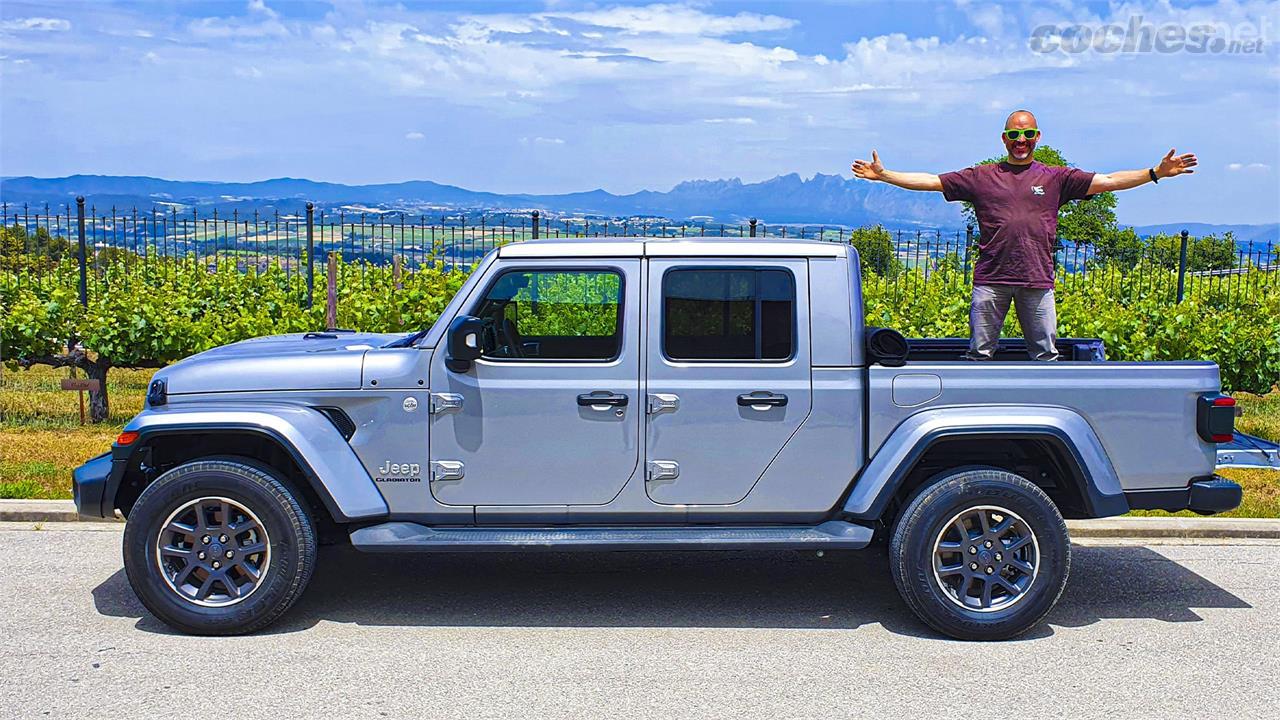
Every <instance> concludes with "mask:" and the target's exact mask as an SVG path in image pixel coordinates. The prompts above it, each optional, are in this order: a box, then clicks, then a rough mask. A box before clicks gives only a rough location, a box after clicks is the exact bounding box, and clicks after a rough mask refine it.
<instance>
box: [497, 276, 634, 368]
mask: <svg viewBox="0 0 1280 720" xmlns="http://www.w3.org/2000/svg"><path fill="white" fill-rule="evenodd" d="M476 315H477V316H478V317H479V318H480V319H481V320H483V321H484V324H485V329H484V332H485V337H484V338H483V343H482V346H483V347H484V352H483V356H484V357H486V358H493V359H499V360H612V359H614V358H616V357H617V356H618V354H619V353H620V352H621V351H622V276H621V275H620V274H619V273H617V272H616V271H612V270H533V269H530V270H512V271H509V272H505V273H503V274H502V275H500V276H498V279H497V280H496V281H494V283H493V286H492V287H490V288H489V292H488V293H487V294H486V295H485V298H484V301H483V302H481V303H480V307H479V309H478V310H477V311H476Z"/></svg>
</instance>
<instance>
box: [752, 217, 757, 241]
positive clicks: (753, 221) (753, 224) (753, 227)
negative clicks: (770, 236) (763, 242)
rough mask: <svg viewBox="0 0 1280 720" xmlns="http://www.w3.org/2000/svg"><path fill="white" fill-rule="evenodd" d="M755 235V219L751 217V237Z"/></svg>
mask: <svg viewBox="0 0 1280 720" xmlns="http://www.w3.org/2000/svg"><path fill="white" fill-rule="evenodd" d="M755 236H756V219H755V218H751V237H755Z"/></svg>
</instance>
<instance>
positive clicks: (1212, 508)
mask: <svg viewBox="0 0 1280 720" xmlns="http://www.w3.org/2000/svg"><path fill="white" fill-rule="evenodd" d="M1243 495H1244V491H1243V490H1241V488H1240V486H1239V485H1237V484H1236V483H1234V482H1232V481H1230V480H1228V479H1226V478H1224V477H1221V476H1219V475H1212V476H1208V477H1202V478H1194V479H1193V480H1192V481H1191V483H1190V484H1188V485H1187V487H1185V488H1178V489H1177V490H1148V491H1145V492H1127V493H1125V494H1124V497H1125V500H1128V501H1129V507H1130V508H1131V509H1133V510H1168V511H1169V512H1177V511H1179V510H1192V511H1194V512H1198V513H1200V514H1202V515H1212V514H1213V513H1220V512H1226V511H1228V510H1235V509H1236V508H1237V507H1239V506H1240V500H1241V499H1242V497H1243Z"/></svg>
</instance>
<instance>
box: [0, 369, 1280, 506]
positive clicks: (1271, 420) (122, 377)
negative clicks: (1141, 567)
mask: <svg viewBox="0 0 1280 720" xmlns="http://www.w3.org/2000/svg"><path fill="white" fill-rule="evenodd" d="M154 372H155V371H154V370H122V369H113V370H112V371H111V372H110V373H109V374H108V376H107V391H108V394H109V395H110V397H111V419H110V421H109V422H106V423H102V424H100V425H85V426H83V427H81V426H80V411H79V401H78V398H77V393H74V392H66V391H63V390H60V389H59V388H58V383H59V381H60V380H61V379H62V378H64V377H67V371H66V370H65V369H63V370H54V369H52V368H46V367H36V368H32V369H30V370H17V371H11V370H0V448H2V449H0V498H69V497H71V471H72V470H73V469H75V468H76V466H78V465H80V464H81V463H83V462H84V461H85V460H88V459H89V458H91V457H93V456H95V455H97V454H99V453H101V452H104V451H106V450H107V449H109V448H110V446H111V441H112V440H113V439H115V436H116V434H117V433H118V432H120V428H121V427H123V426H124V423H125V422H127V421H128V419H129V418H131V417H133V416H134V415H135V414H137V413H138V412H139V411H140V410H141V409H142V399H143V396H144V395H146V391H147V384H148V383H149V382H150V381H151V375H152V374H153V373H154ZM1235 397H1236V399H1237V401H1238V402H1239V404H1240V407H1241V408H1242V410H1243V413H1244V414H1243V415H1242V416H1241V417H1240V419H1239V420H1238V421H1237V427H1238V428H1239V429H1240V431H1241V432H1246V433H1249V434H1251V435H1257V436H1258V437H1264V438H1267V439H1269V440H1274V441H1276V442H1280V387H1277V388H1275V389H1273V390H1272V391H1271V392H1270V393H1267V394H1266V395H1252V394H1249V393H1236V394H1235ZM1221 473H1222V475H1223V476H1225V477H1227V478H1230V479H1232V480H1235V481H1236V482H1238V483H1240V485H1241V486H1242V487H1243V488H1244V502H1243V503H1242V504H1241V505H1240V507H1238V508H1236V509H1235V510H1233V511H1232V512H1230V513H1224V514H1223V517H1269V518H1280V472H1276V471H1274V470H1246V469H1240V468H1224V469H1223V470H1222V471H1221ZM1133 514H1134V515H1168V514H1169V513H1165V512H1162V511H1158V510H1152V511H1141V510H1139V511H1134V512H1133ZM1178 514H1179V515H1194V513H1189V512H1183V513H1178Z"/></svg>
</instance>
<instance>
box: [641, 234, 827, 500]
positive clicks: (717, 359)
mask: <svg viewBox="0 0 1280 720" xmlns="http://www.w3.org/2000/svg"><path fill="white" fill-rule="evenodd" d="M649 263H650V264H649V283H648V285H649V287H648V295H649V302H648V307H649V308H650V312H649V319H648V326H647V333H648V341H647V349H646V356H645V364H646V377H647V384H648V388H647V394H648V397H647V406H648V407H647V410H648V422H647V427H646V432H645V436H646V440H645V453H646V455H645V457H646V460H647V462H646V489H647V492H648V494H649V498H650V499H651V500H653V501H654V502H657V503H661V504H669V505H727V504H732V503H736V502H738V501H740V500H742V499H743V498H744V497H746V496H747V494H748V493H749V492H750V491H751V488H752V487H753V486H754V485H755V483H756V481H757V480H758V479H759V478H760V476H761V475H762V474H763V473H764V471H765V468H767V467H768V466H769V463H770V462H771V461H772V460H773V458H774V456H776V455H777V454H778V452H779V451H780V450H781V449H782V446H783V445H784V444H786V442H787V440H788V439H789V438H790V437H791V435H792V434H793V433H794V432H795V431H796V429H797V428H799V426H800V423H801V422H803V421H804V419H805V417H806V416H807V415H808V414H809V408H810V404H811V393H812V382H811V378H810V370H809V366H810V362H809V324H808V322H807V318H808V317H809V305H808V286H809V283H808V273H807V262H806V261H805V260H804V259H803V258H800V259H795V260H790V259H787V260H783V259H779V260H757V259H754V258H752V259H747V260H744V259H738V260H701V259H696V260H695V259H691V258H681V259H678V260H677V259H651V260H650V261H649Z"/></svg>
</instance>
